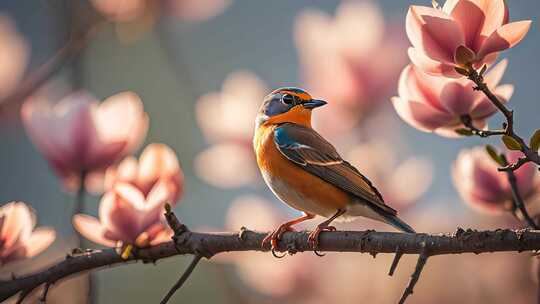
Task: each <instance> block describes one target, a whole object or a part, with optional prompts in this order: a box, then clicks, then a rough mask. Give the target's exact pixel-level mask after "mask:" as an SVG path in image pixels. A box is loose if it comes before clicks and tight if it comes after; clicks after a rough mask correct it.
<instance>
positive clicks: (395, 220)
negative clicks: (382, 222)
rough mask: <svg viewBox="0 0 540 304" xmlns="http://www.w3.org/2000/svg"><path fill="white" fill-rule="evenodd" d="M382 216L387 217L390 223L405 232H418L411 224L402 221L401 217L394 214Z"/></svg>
mask: <svg viewBox="0 0 540 304" xmlns="http://www.w3.org/2000/svg"><path fill="white" fill-rule="evenodd" d="M381 215H382V214H381ZM382 216H383V217H384V218H385V219H386V222H387V223H388V224H390V225H392V226H394V227H395V228H396V229H399V230H401V231H403V232H408V233H416V231H414V229H413V228H412V227H411V226H409V225H408V224H407V223H405V222H404V221H402V220H401V219H400V218H399V217H397V216H395V215H392V214H384V215H382Z"/></svg>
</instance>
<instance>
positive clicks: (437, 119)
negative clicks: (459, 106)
mask: <svg viewBox="0 0 540 304" xmlns="http://www.w3.org/2000/svg"><path fill="white" fill-rule="evenodd" d="M392 104H393V105H394V108H395V109H396V112H397V114H398V115H399V117H401V119H403V120H404V121H405V122H407V123H408V124H410V125H411V126H413V127H415V128H417V129H419V130H421V131H424V132H431V131H433V130H435V129H437V128H439V127H442V126H444V125H445V124H447V123H448V122H449V121H451V120H452V116H450V115H449V114H446V113H443V112H440V111H438V110H436V109H435V108H433V107H430V106H428V105H426V104H423V103H420V102H416V101H412V100H402V99H400V98H398V97H394V98H392Z"/></svg>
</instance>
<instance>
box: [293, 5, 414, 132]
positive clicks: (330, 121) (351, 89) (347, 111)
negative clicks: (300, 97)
mask: <svg viewBox="0 0 540 304" xmlns="http://www.w3.org/2000/svg"><path fill="white" fill-rule="evenodd" d="M366 29H369V30H366ZM294 36H295V37H294V38H295V41H296V45H297V49H298V53H299V60H300V64H301V72H302V77H303V79H304V81H305V82H306V86H307V88H308V90H309V91H310V93H312V94H313V95H314V96H319V97H320V98H322V99H325V100H327V101H328V102H329V104H328V105H327V106H326V107H325V110H324V111H320V112H317V113H316V114H315V115H314V121H315V122H314V124H315V125H316V126H317V127H318V129H320V130H322V132H323V133H327V134H329V135H331V134H335V133H339V132H342V131H345V130H350V128H351V127H352V126H354V125H355V124H356V123H357V122H358V121H359V119H360V117H361V116H365V115H367V112H368V111H369V110H370V109H372V108H374V107H376V106H378V105H382V104H385V103H384V102H382V101H384V100H386V99H387V98H388V97H390V94H391V90H392V89H393V88H392V85H391V84H392V83H395V81H396V80H397V78H398V75H399V71H400V70H401V68H403V66H404V65H405V64H406V61H405V55H404V49H405V47H406V46H405V44H404V42H403V41H401V40H400V39H398V35H395V34H394V33H393V32H392V29H390V30H388V29H387V28H386V26H385V21H384V18H383V15H382V12H381V11H380V9H379V8H378V7H377V6H376V5H374V4H372V3H371V2H367V1H344V2H343V3H342V4H340V5H339V6H338V8H337V10H336V13H335V17H331V16H328V15H327V14H326V13H324V12H321V11H318V10H305V11H304V12H302V13H301V14H300V15H299V16H298V18H297V20H296V22H295V29H294ZM388 58H392V60H388Z"/></svg>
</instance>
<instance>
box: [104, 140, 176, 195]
mask: <svg viewBox="0 0 540 304" xmlns="http://www.w3.org/2000/svg"><path fill="white" fill-rule="evenodd" d="M104 183H105V190H107V191H108V190H111V189H112V188H113V187H114V185H116V184H118V183H128V184H131V185H133V186H134V187H136V188H137V189H139V190H140V191H141V193H142V194H143V195H144V196H145V197H148V196H149V195H150V193H151V192H152V191H153V189H154V188H155V187H161V186H163V185H164V186H165V187H166V189H167V192H168V195H167V196H168V199H167V202H168V203H169V204H175V203H176V202H177V200H178V198H179V197H180V196H181V195H182V192H183V190H184V174H183V173H182V169H181V168H180V164H179V163H178V158H177V157H176V154H175V153H174V151H173V150H172V149H171V148H170V147H169V146H167V145H164V144H150V145H148V146H147V147H146V148H145V149H144V150H143V152H142V153H141V156H140V157H139V160H138V161H137V159H136V158H135V157H133V156H128V157H126V158H124V159H123V160H122V161H121V162H120V163H119V164H118V165H117V166H111V167H109V168H108V169H107V171H106V172H105V182H104Z"/></svg>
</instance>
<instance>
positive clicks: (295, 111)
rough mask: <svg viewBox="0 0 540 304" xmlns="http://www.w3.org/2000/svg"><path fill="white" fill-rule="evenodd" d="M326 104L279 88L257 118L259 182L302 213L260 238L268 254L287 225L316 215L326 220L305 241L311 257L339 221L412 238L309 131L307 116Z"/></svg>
mask: <svg viewBox="0 0 540 304" xmlns="http://www.w3.org/2000/svg"><path fill="white" fill-rule="evenodd" d="M326 104H327V102H326V101H324V100H320V99H314V98H312V96H311V95H310V94H309V93H307V92H306V91H305V90H303V89H300V88H296V87H283V88H279V89H276V90H274V91H272V92H271V93H270V94H268V95H267V96H266V97H265V98H264V100H263V103H262V105H261V107H260V109H259V111H258V113H257V116H256V120H255V132H254V136H253V146H254V150H255V154H256V159H257V164H258V167H259V169H260V172H261V174H262V177H263V179H264V181H265V183H266V184H267V185H268V187H269V188H270V190H271V191H272V192H273V193H274V195H275V196H277V197H278V198H279V199H280V200H281V201H283V202H284V203H285V204H287V205H289V206H290V207H292V208H293V209H296V210H299V211H301V212H303V215H302V216H301V217H298V218H296V219H293V220H291V221H288V222H285V223H283V224H281V225H280V226H279V227H277V229H276V230H274V231H273V232H271V233H269V234H268V235H267V236H266V237H265V238H264V240H263V244H262V245H263V246H265V245H267V244H268V243H270V244H271V248H272V252H274V250H275V249H277V246H278V242H279V240H280V239H281V238H282V236H283V234H284V233H285V232H287V231H294V229H293V227H292V226H294V225H296V224H299V223H301V222H304V221H306V220H310V219H313V218H315V216H316V215H319V216H322V217H325V218H326V220H325V221H323V222H322V223H320V224H319V225H317V227H316V228H315V230H313V231H312V232H311V233H310V234H309V237H308V242H309V244H310V245H311V246H312V248H315V249H314V250H315V252H316V253H317V251H316V248H317V247H318V246H319V236H320V234H321V233H322V232H324V231H335V230H336V228H335V227H334V226H331V225H330V224H331V223H332V222H333V221H334V220H336V219H338V218H340V219H344V220H347V219H354V218H356V217H367V218H371V219H374V220H377V221H381V222H384V223H387V224H389V225H391V226H393V227H395V228H397V229H398V230H401V231H402V232H407V233H415V231H414V229H413V228H412V227H411V226H409V225H408V224H407V223H405V222H404V221H403V220H401V219H400V218H398V217H397V211H396V210H394V209H393V208H392V207H390V206H388V205H387V204H386V203H385V201H384V199H383V197H382V195H381V193H380V192H379V191H378V190H377V188H375V186H374V185H373V184H372V183H371V182H370V181H369V179H368V178H367V177H366V176H364V175H362V173H360V171H359V170H358V169H356V168H355V167H354V166H352V165H351V164H350V163H349V162H347V161H346V160H344V159H343V158H342V157H341V156H340V155H339V153H338V152H337V150H336V148H335V147H334V146H333V145H332V144H331V143H330V142H328V141H327V140H326V139H325V138H323V137H322V136H321V135H320V134H319V133H317V131H315V130H314V129H313V128H312V126H311V114H312V111H313V110H314V109H316V108H319V107H322V106H324V105H326Z"/></svg>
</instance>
